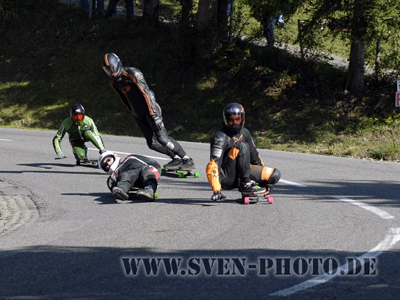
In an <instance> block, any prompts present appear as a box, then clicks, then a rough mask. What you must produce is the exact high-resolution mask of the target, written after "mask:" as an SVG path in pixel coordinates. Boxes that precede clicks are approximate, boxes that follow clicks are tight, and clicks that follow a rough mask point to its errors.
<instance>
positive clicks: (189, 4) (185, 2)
mask: <svg viewBox="0 0 400 300" xmlns="http://www.w3.org/2000/svg"><path fill="white" fill-rule="evenodd" d="M181 5H182V15H181V24H182V25H184V26H187V25H189V21H190V12H191V11H192V8H193V0H181Z"/></svg>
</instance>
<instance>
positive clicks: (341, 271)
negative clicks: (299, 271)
mask: <svg viewBox="0 0 400 300" xmlns="http://www.w3.org/2000/svg"><path fill="white" fill-rule="evenodd" d="M398 241H400V228H390V230H389V234H388V235H387V236H386V237H385V239H384V240H383V241H382V242H381V243H379V244H378V245H377V246H376V247H375V248H373V249H371V250H370V251H368V252H367V253H364V254H363V255H361V256H359V257H357V259H358V260H359V261H361V262H365V261H364V258H376V257H378V256H379V255H381V254H382V253H383V252H384V251H388V250H390V249H391V248H392V247H393V246H394V245H395V244H396V243H397V242H398ZM349 271H350V269H349V264H344V265H342V266H340V267H339V268H338V270H337V272H336V273H335V274H332V275H328V274H324V275H321V276H318V277H316V278H313V279H310V280H307V281H305V282H302V283H300V284H297V285H295V286H292V287H290V288H287V289H284V290H280V291H277V292H274V293H272V294H270V296H278V297H285V296H289V295H292V294H294V293H297V292H299V291H303V290H306V289H309V288H311V287H314V286H317V285H319V284H322V283H325V282H327V281H329V280H332V279H333V278H335V277H337V276H343V275H346V274H347V273H348V272H349Z"/></svg>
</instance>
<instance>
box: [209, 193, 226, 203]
mask: <svg viewBox="0 0 400 300" xmlns="http://www.w3.org/2000/svg"><path fill="white" fill-rule="evenodd" d="M225 198H226V197H225V196H224V195H222V194H221V192H215V193H214V194H213V195H212V196H211V201H223V200H224V199H225Z"/></svg>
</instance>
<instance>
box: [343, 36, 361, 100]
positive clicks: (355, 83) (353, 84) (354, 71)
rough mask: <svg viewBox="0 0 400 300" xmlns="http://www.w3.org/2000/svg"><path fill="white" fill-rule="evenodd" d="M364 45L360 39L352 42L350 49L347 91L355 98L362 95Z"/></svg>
mask: <svg viewBox="0 0 400 300" xmlns="http://www.w3.org/2000/svg"><path fill="white" fill-rule="evenodd" d="M364 61H365V45H364V42H363V40H362V39H358V40H355V41H353V42H352V44H351V49H350V62H349V77H348V84H347V86H348V90H349V91H350V92H351V93H352V94H353V95H355V96H357V97H362V95H363V93H364V80H365V74H364Z"/></svg>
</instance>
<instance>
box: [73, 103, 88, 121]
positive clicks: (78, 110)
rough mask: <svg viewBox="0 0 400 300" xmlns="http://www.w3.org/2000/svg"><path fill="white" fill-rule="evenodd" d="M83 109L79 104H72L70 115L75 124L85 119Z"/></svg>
mask: <svg viewBox="0 0 400 300" xmlns="http://www.w3.org/2000/svg"><path fill="white" fill-rule="evenodd" d="M85 114H86V112H85V109H84V108H83V106H82V105H81V104H74V105H72V106H71V110H70V115H71V118H72V119H73V120H74V122H75V123H82V121H83V119H84V118H85Z"/></svg>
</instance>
